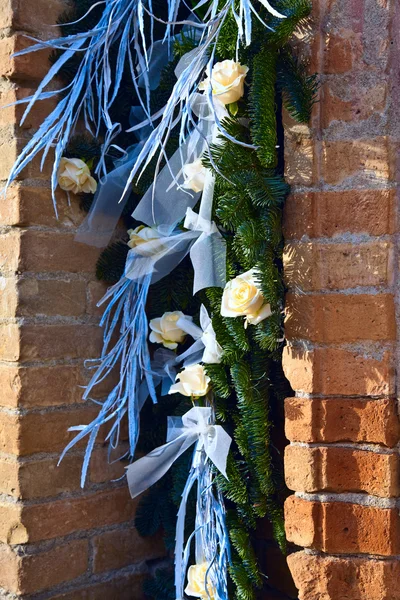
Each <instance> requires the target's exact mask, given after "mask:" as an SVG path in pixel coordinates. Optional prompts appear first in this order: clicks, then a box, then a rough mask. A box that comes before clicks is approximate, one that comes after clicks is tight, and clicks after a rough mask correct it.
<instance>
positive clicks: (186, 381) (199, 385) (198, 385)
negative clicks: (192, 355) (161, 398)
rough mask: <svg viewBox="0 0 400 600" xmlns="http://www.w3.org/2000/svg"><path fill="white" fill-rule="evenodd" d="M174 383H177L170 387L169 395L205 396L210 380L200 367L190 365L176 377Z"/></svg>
mask: <svg viewBox="0 0 400 600" xmlns="http://www.w3.org/2000/svg"><path fill="white" fill-rule="evenodd" d="M176 381H179V383H175V384H174V385H172V386H171V388H170V390H169V392H168V393H169V394H183V396H205V395H206V394H207V392H208V390H209V389H210V381H211V379H210V378H209V377H208V376H207V375H206V372H205V370H204V367H203V366H202V365H191V366H190V367H186V368H185V369H183V371H182V372H181V373H179V374H178V375H177V376H176Z"/></svg>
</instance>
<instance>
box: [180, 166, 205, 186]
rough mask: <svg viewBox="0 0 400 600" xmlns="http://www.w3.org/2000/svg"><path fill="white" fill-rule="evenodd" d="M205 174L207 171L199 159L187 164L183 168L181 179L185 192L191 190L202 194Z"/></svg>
mask: <svg viewBox="0 0 400 600" xmlns="http://www.w3.org/2000/svg"><path fill="white" fill-rule="evenodd" d="M206 173H207V169H206V168H205V166H204V165H203V163H202V162H201V158H198V159H197V160H195V161H194V162H191V163H187V164H186V165H184V167H183V177H184V178H185V183H184V184H183V187H184V188H185V189H186V190H192V191H193V192H202V191H203V190H204V182H205V179H206Z"/></svg>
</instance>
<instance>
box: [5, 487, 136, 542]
mask: <svg viewBox="0 0 400 600" xmlns="http://www.w3.org/2000/svg"><path fill="white" fill-rule="evenodd" d="M136 505H137V501H135V500H132V499H131V498H130V496H129V491H128V487H127V486H124V487H122V488H119V489H115V490H110V491H107V492H98V493H95V494H90V495H88V496H85V497H78V498H71V499H65V500H57V501H55V502H48V503H46V504H35V505H28V506H24V507H23V508H22V515H21V518H20V522H21V527H23V528H24V532H25V534H24V537H25V541H29V543H32V542H37V541H41V540H49V539H52V538H56V537H62V536H65V535H69V534H70V533H74V532H75V531H88V530H89V529H94V528H96V527H99V525H101V527H105V526H106V525H116V524H118V523H124V522H126V521H130V520H132V519H133V517H134V515H135V509H136ZM0 533H1V522H0ZM15 537H17V536H15ZM20 537H22V536H18V537H17V539H18V540H19V539H20ZM11 543H23V542H21V541H14V536H13V537H12V541H11Z"/></svg>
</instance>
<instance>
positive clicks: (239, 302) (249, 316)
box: [221, 269, 272, 327]
mask: <svg viewBox="0 0 400 600" xmlns="http://www.w3.org/2000/svg"><path fill="white" fill-rule="evenodd" d="M255 277H256V272H255V269H251V270H250V271H247V272H246V273H243V274H242V275H239V276H238V277H235V279H232V281H229V282H228V283H227V284H226V286H225V289H224V293H223V295H222V303H221V315H222V316H223V317H242V316H244V317H246V323H245V326H246V327H247V325H248V324H250V325H257V324H258V323H261V321H263V320H264V319H266V318H267V317H269V316H271V314H272V313H271V306H270V305H269V304H267V303H266V302H265V299H264V296H263V295H262V293H261V290H260V289H259V287H258V284H257V282H256V279H255Z"/></svg>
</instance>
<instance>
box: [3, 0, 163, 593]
mask: <svg viewBox="0 0 400 600" xmlns="http://www.w3.org/2000/svg"><path fill="white" fill-rule="evenodd" d="M63 8H64V7H63V4H62V1H61V0H32V1H30V2H29V1H27V0H3V1H2V2H1V6H0V27H1V36H0V37H1V39H0V73H2V74H3V75H2V77H1V81H0V105H4V104H7V103H9V102H12V101H14V100H15V99H18V98H21V97H24V96H27V95H29V94H30V93H31V92H32V90H33V89H35V87H36V85H37V83H38V81H39V80H40V78H41V77H42V76H43V75H44V73H45V72H46V71H47V69H48V64H49V63H48V56H47V54H46V52H44V53H36V54H33V55H30V56H27V57H22V58H18V59H10V53H11V52H12V51H13V50H14V49H16V48H17V49H18V48H21V47H23V46H24V45H26V44H27V43H29V42H27V41H26V40H25V39H24V37H23V34H24V33H29V34H30V35H35V36H39V37H41V36H44V35H45V36H49V35H52V36H54V31H55V30H54V28H51V27H50V24H53V23H55V22H56V20H57V16H58V14H59V13H60V12H61V11H62V10H63ZM46 23H48V24H49V26H47V25H46ZM48 109H49V105H46V104H39V107H38V108H37V109H36V112H34V113H33V114H32V115H31V116H29V118H28V120H27V123H26V124H25V125H24V127H23V129H19V128H18V127H17V125H16V123H17V121H18V119H19V117H20V115H21V113H22V110H21V109H20V108H19V107H18V108H8V109H4V110H3V111H0V179H1V180H2V181H4V180H5V179H6V178H7V176H8V172H9V169H10V167H11V165H12V163H13V161H14V159H15V157H16V154H17V152H18V149H20V148H21V146H22V144H23V143H25V141H26V140H27V139H29V136H30V135H31V133H32V131H33V130H34V128H36V127H37V126H38V124H39V123H40V122H41V121H42V119H43V117H44V116H45V114H46V111H48ZM59 209H60V219H59V220H58V221H57V220H56V219H55V216H54V212H53V208H52V201H51V194H50V190H49V165H48V166H47V168H46V169H45V172H44V173H40V172H39V170H38V161H35V163H34V164H32V165H30V166H29V168H28V169H27V170H26V171H25V173H24V174H23V176H22V177H21V178H20V180H19V181H18V183H17V184H16V185H14V186H13V187H12V189H11V190H10V192H9V194H8V197H7V198H6V199H4V198H0V227H1V236H0V265H1V267H0V274H1V277H0V285H1V295H0V389H1V395H0V494H1V498H0V588H1V589H0V597H1V598H5V597H7V598H10V600H11V599H14V598H25V599H28V598H31V597H32V596H34V598H35V600H36V599H37V600H41V599H46V600H47V599H50V598H52V599H53V598H54V599H55V598H57V599H61V598H62V599H63V600H79V599H82V600H83V599H88V598H90V600H97V599H99V600H100V599H101V600H104V599H105V598H107V599H110V600H111V599H113V598H118V600H124V599H129V600H132V599H133V598H135V599H140V598H142V593H141V585H142V579H143V575H144V573H145V572H146V565H145V562H144V561H145V559H147V558H155V557H159V556H162V555H163V548H162V546H161V544H160V542H159V541H158V540H150V541H149V540H147V541H143V540H141V539H140V538H139V537H138V534H137V533H136V532H135V530H134V528H133V518H134V512H135V506H136V505H135V503H134V502H132V501H131V500H130V498H128V492H127V488H126V484H125V482H119V483H110V480H111V479H115V478H117V477H119V476H120V475H121V474H122V473H123V470H124V465H123V464H121V463H117V464H116V465H114V466H113V467H110V468H108V469H107V468H106V467H105V463H106V449H105V448H103V447H102V445H101V444H100V445H99V446H98V447H97V448H96V449H95V453H94V461H93V464H92V466H91V470H90V480H89V484H88V486H87V488H86V489H85V490H84V491H82V490H81V489H80V485H79V476H80V469H81V464H82V452H83V447H82V446H81V447H79V448H78V449H76V450H74V451H72V452H71V453H70V454H69V455H68V456H67V458H66V459H65V460H64V461H63V463H62V465H61V467H60V468H57V466H56V465H57V460H58V456H59V453H60V451H61V450H62V449H63V447H64V446H65V444H66V443H67V441H68V440H69V439H70V435H71V434H68V432H67V428H68V427H70V426H71V425H77V424H81V423H87V422H89V420H91V418H92V417H93V415H94V414H95V412H96V409H95V408H93V406H90V405H85V404H83V403H82V402H81V393H82V390H80V389H79V387H78V386H79V385H82V384H84V383H85V372H84V369H83V359H85V358H90V357H96V356H98V355H99V351H100V348H101V335H102V334H101V330H100V328H99V327H98V312H97V310H96V308H95V303H96V301H97V300H98V299H99V298H100V297H101V295H102V293H103V291H104V287H103V286H102V285H100V284H99V283H98V282H96V281H95V276H94V269H95V263H96V259H97V250H94V249H93V248H90V247H88V246H84V245H81V244H77V243H75V242H74V233H75V231H76V228H77V226H78V225H79V223H80V222H81V220H82V218H83V216H84V215H83V213H81V211H80V210H79V201H78V200H77V199H73V200H72V204H71V206H68V204H67V201H66V198H65V197H64V196H63V195H60V197H59ZM7 593H9V595H7Z"/></svg>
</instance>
